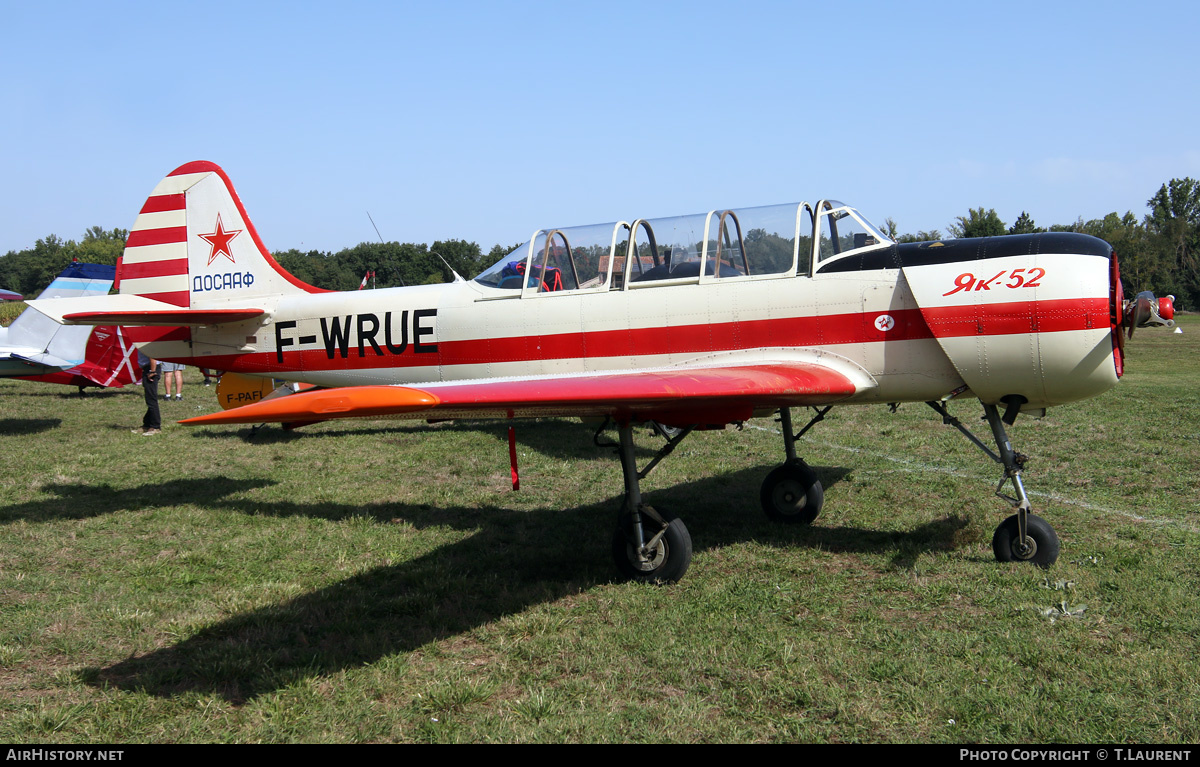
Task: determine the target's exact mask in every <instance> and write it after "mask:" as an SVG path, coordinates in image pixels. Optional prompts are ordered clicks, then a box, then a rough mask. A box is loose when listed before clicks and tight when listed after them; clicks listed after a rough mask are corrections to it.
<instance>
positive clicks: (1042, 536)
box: [992, 514, 1058, 567]
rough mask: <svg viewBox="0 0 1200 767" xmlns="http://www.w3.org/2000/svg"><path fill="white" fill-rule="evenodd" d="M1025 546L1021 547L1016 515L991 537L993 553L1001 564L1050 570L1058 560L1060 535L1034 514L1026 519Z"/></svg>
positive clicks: (1001, 524)
mask: <svg viewBox="0 0 1200 767" xmlns="http://www.w3.org/2000/svg"><path fill="white" fill-rule="evenodd" d="M1025 531H1026V534H1027V540H1026V545H1025V546H1024V547H1022V546H1019V545H1018V540H1017V539H1018V537H1019V533H1018V531H1017V515H1016V514H1013V515H1012V516H1011V517H1009V518H1008V519H1006V520H1004V521H1003V522H1001V523H1000V526H999V527H997V528H996V534H995V535H993V536H992V553H993V554H995V555H996V559H997V560H998V561H1000V562H1031V563H1033V564H1035V565H1037V566H1038V567H1049V566H1050V565H1052V564H1054V562H1055V561H1056V560H1057V559H1058V534H1057V533H1055V532H1054V528H1053V527H1051V526H1050V524H1049V523H1048V522H1046V520H1044V519H1042V518H1041V517H1038V516H1035V515H1033V514H1029V515H1026V517H1025Z"/></svg>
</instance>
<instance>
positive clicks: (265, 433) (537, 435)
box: [196, 418, 663, 468]
mask: <svg viewBox="0 0 1200 767" xmlns="http://www.w3.org/2000/svg"><path fill="white" fill-rule="evenodd" d="M392 424H393V425H389V426H378V427H368V426H364V425H361V424H356V423H354V422H350V423H346V424H345V425H344V426H342V425H337V426H332V425H326V426H325V427H324V428H323V429H320V430H317V429H303V428H302V429H296V430H284V429H281V428H278V427H275V426H269V427H267V428H263V429H256V430H250V429H238V430H232V429H228V428H226V429H198V430H196V437H197V438H200V439H239V440H244V441H246V442H248V443H249V444H253V445H274V444H288V443H290V442H292V441H294V440H299V439H330V438H341V437H346V436H351V435H354V436H371V437H383V438H384V439H385V441H386V438H387V437H389V436H390V437H393V438H396V439H408V438H415V439H419V438H420V437H421V436H422V435H425V434H428V433H429V432H430V430H438V431H453V432H460V433H474V434H477V435H478V436H479V438H480V439H481V440H487V441H488V443H489V444H494V443H502V444H504V445H507V443H508V427H509V425H510V424H509V422H507V421H474V420H468V419H463V420H456V421H443V422H440V423H432V424H419V425H414V424H413V423H412V422H411V421H409V422H404V421H393V422H392ZM512 425H514V426H515V428H516V439H517V445H518V446H520V447H521V448H528V449H531V450H535V451H537V452H538V453H541V454H542V455H546V456H552V457H555V458H574V459H582V460H591V459H595V458H596V457H597V456H605V455H610V454H612V453H613V450H612V449H610V448H608V447H601V448H597V447H596V446H595V445H594V444H592V435H593V434H595V432H596V426H590V425H588V424H584V423H580V422H579V421H578V420H572V419H564V418H542V419H537V420H536V421H535V420H528V419H525V420H520V421H515V422H512ZM650 434H651V430H650V427H649V426H647V427H645V428H642V429H639V430H638V439H639V440H641V443H640V444H638V445H637V447H636V448H635V450H636V454H637V455H638V456H639V458H648V457H650V456H651V455H653V454H654V453H655V451H657V450H658V448H659V447H660V446H661V445H662V444H663V440H661V439H654V438H652V437H650V436H648V435H650ZM616 438H617V435H616V432H615V431H614V430H612V429H609V430H607V431H605V432H604V433H603V434H602V435H601V439H602V440H604V441H605V442H606V443H607V442H613V441H615V440H616ZM495 449H496V450H497V451H498V455H500V454H503V452H504V451H506V450H507V448H506V447H496V448H495ZM498 460H504V459H498ZM614 464H616V462H615V461H614ZM614 468H616V466H614Z"/></svg>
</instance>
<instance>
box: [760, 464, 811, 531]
mask: <svg viewBox="0 0 1200 767" xmlns="http://www.w3.org/2000/svg"><path fill="white" fill-rule="evenodd" d="M759 498H760V500H761V501H762V507H763V511H765V512H766V514H767V516H768V517H770V518H771V519H772V520H774V521H776V522H787V523H789V524H798V525H807V524H810V523H811V522H812V521H813V520H814V519H816V518H817V515H818V514H820V513H821V505H822V504H823V503H824V502H825V490H824V489H823V488H822V487H821V481H820V480H819V479H817V473H816V472H815V471H813V470H812V467H810V466H809V465H808V464H807V463H805V462H804V461H800V460H796V461H788V462H787V463H785V464H782V465H780V466H776V467H775V468H774V469H772V470H771V473H770V474H768V475H767V478H766V479H764V480H763V483H762V490H761V491H760V493H759Z"/></svg>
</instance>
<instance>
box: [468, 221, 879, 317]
mask: <svg viewBox="0 0 1200 767" xmlns="http://www.w3.org/2000/svg"><path fill="white" fill-rule="evenodd" d="M818 219H820V221H819V222H818ZM822 224H824V226H821V225H822ZM818 227H820V228H818ZM814 229H816V230H817V236H816V238H815V240H814ZM830 229H832V231H827V230H830ZM890 243H891V241H890V240H888V239H887V238H886V237H884V236H883V235H882V234H881V233H880V232H879V231H878V230H877V229H876V228H875V227H874V226H872V225H871V224H869V223H867V221H866V219H865V218H863V217H862V216H861V214H859V213H858V212H857V211H856V210H854V209H853V208H850V207H848V206H845V205H842V204H841V203H838V202H824V201H822V202H821V203H819V204H818V205H817V209H816V210H814V208H813V207H812V206H810V205H809V204H808V203H788V204H784V205H771V206H766V207H758V208H741V209H736V210H735V209H728V210H713V211H709V212H708V213H698V214H694V215H690V216H674V217H671V218H658V219H636V220H634V221H633V222H632V223H631V222H627V221H617V222H613V223H610V224H594V225H591V226H574V227H563V228H554V229H542V230H539V231H537V232H536V233H534V236H533V238H532V239H530V240H529V241H528V242H525V243H522V244H521V245H519V246H518V247H517V248H516V249H515V250H513V251H512V252H510V253H508V254H506V255H505V256H504V257H503V258H501V259H500V260H499V261H497V262H496V263H495V264H493V265H492V266H491V267H489V268H488V269H486V270H485V271H484V272H483V273H482V274H480V275H479V276H478V277H476V278H475V282H477V283H479V284H480V285H486V286H487V287H490V288H499V289H502V290H513V291H517V290H520V291H521V293H522V294H529V293H534V294H538V293H558V292H561V291H582V290H619V289H635V288H640V287H647V286H648V285H649V284H676V283H678V282H685V281H687V282H695V281H697V280H705V281H707V280H711V279H722V280H724V279H732V278H757V277H768V276H785V275H796V274H799V275H811V274H812V263H813V258H814V257H816V258H817V259H818V260H819V261H820V262H822V263H823V262H824V260H825V259H826V258H829V257H830V256H832V255H837V254H841V253H845V252H848V251H850V250H858V249H860V248H874V247H884V246H886V245H889V244H890ZM668 281H669V282H668Z"/></svg>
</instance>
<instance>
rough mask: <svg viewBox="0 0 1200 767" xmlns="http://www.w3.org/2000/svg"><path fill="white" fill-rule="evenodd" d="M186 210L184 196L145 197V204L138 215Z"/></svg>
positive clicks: (185, 197) (162, 195)
mask: <svg viewBox="0 0 1200 767" xmlns="http://www.w3.org/2000/svg"><path fill="white" fill-rule="evenodd" d="M185 208H187V195H186V194H182V193H181V194H160V195H158V196H157V197H147V198H146V204H145V205H143V206H142V209H141V210H140V211H138V212H139V213H165V212H166V211H169V210H184V209H185Z"/></svg>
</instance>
